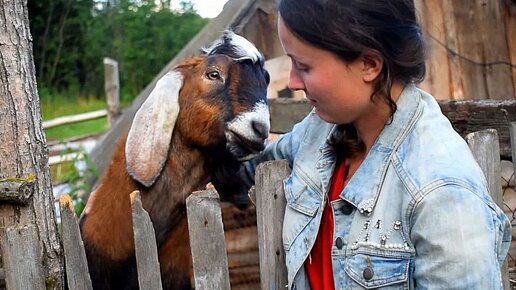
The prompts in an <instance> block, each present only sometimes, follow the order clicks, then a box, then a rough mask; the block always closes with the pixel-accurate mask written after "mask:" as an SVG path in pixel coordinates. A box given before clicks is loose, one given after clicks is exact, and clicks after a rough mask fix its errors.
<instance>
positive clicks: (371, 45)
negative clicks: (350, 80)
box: [278, 0, 426, 156]
mask: <svg viewBox="0 0 516 290" xmlns="http://www.w3.org/2000/svg"><path fill="white" fill-rule="evenodd" d="M278 11H279V12H280V15H281V18H282V19H283V21H284V23H285V24H286V26H287V27H288V28H289V29H290V31H291V32H292V33H293V34H294V35H296V36H297V37H298V38H299V39H301V40H302V41H305V42H306V43H308V44H310V45H313V46H315V47H318V48H321V49H325V50H328V51H330V52H333V53H335V54H336V55H337V56H338V57H340V58H341V59H342V60H344V61H345V62H351V61H354V60H356V59H357V58H358V57H360V55H361V54H362V53H363V52H364V51H365V50H366V49H374V50H376V51H378V52H379V53H380V54H381V56H382V57H383V59H384V65H383V68H382V70H381V72H380V74H379V76H378V78H377V79H376V80H375V82H374V83H373V94H372V95H371V100H373V101H374V99H375V98H381V100H382V101H384V102H386V103H387V104H388V105H389V106H390V108H391V114H394V113H395V112H396V103H395V102H394V101H393V100H392V97H391V94H390V92H391V87H392V84H393V82H394V81H401V82H403V83H406V84H407V83H410V82H415V83H418V82H421V81H422V80H423V78H424V76H425V51H426V49H425V47H426V45H425V42H424V39H423V36H422V33H421V28H420V26H419V24H418V22H417V19H416V13H415V7H414V1H413V0H345V1H344V0H280V1H279V5H278ZM342 142H344V144H343V143H342ZM349 142H351V143H349ZM332 143H333V144H334V145H337V144H339V146H338V147H339V149H340V150H339V151H341V150H345V155H346V156H352V155H354V154H355V153H358V152H356V150H358V151H362V150H364V149H365V146H363V144H362V145H361V144H360V143H361V141H360V140H359V137H358V134H357V133H356V129H355V128H354V126H352V125H351V124H348V125H339V127H338V130H336V131H335V134H334V136H333V137H332ZM346 143H349V144H347V145H346ZM343 145H344V146H343Z"/></svg>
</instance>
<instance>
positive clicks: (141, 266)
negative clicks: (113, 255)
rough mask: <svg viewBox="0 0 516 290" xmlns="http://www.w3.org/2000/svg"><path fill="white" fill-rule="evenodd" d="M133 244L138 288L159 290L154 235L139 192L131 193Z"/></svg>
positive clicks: (159, 283)
mask: <svg viewBox="0 0 516 290" xmlns="http://www.w3.org/2000/svg"><path fill="white" fill-rule="evenodd" d="M131 208H132V215H133V231H134V246H135V252H136V265H137V268H138V285H139V286H140V289H149V290H160V289H163V287H162V285H161V274H160V268H159V261H158V248H157V246H156V235H155V233H154V227H153V226H152V222H151V219H150V217H149V214H148V213H147V211H146V210H145V209H144V208H143V206H142V201H141V199H140V192H139V191H133V192H132V193H131Z"/></svg>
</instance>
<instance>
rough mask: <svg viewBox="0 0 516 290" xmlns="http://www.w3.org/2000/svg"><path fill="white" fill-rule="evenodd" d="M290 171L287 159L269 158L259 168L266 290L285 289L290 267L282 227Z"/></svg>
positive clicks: (262, 278)
mask: <svg viewBox="0 0 516 290" xmlns="http://www.w3.org/2000/svg"><path fill="white" fill-rule="evenodd" d="M289 174H290V167H289V165H288V163H287V162H286V161H285V160H280V161H269V162H264V163H262V164H260V165H259V166H258V167H257V169H256V177H255V182H256V218H257V225H258V247H259V253H260V282H261V289H262V290H266V289H268V290H272V289H285V285H287V269H286V264H285V252H284V250H283V242H282V230H283V218H284V215H285V206H286V201H285V193H284V191H283V182H282V181H283V179H285V178H286V177H287V176H288V175H289Z"/></svg>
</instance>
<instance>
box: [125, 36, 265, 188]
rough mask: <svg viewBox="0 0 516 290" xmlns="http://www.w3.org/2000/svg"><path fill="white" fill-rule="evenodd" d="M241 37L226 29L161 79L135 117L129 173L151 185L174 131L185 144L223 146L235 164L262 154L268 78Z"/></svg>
mask: <svg viewBox="0 0 516 290" xmlns="http://www.w3.org/2000/svg"><path fill="white" fill-rule="evenodd" d="M263 63H264V59H263V56H262V55H261V54H260V53H259V52H258V50H257V49H256V47H255V46H254V45H253V44H251V43H250V42H249V41H248V40H246V39H245V38H243V37H241V36H238V35H236V34H234V33H233V32H231V31H225V32H224V34H223V35H222V37H221V38H220V39H219V40H217V41H216V42H215V43H214V44H213V45H212V46H210V47H208V48H206V49H204V50H203V55H202V56H198V57H193V58H189V59H187V60H185V61H184V62H183V63H181V64H179V65H178V66H177V67H176V68H174V69H173V70H172V71H170V72H168V73H167V74H166V75H164V76H163V77H162V78H161V79H160V80H159V81H158V82H157V83H156V86H155V88H154V90H153V91H152V92H151V93H150V95H149V97H148V98H147V100H146V101H145V102H144V103H143V105H142V106H141V108H140V109H139V110H138V112H137V113H136V116H135V118H134V121H133V124H132V126H131V129H130V131H129V135H128V138H127V143H126V162H127V170H128V172H129V174H130V175H131V177H133V178H134V179H135V180H137V181H138V182H140V183H141V184H143V185H145V186H147V187H149V186H151V185H152V184H153V183H154V182H155V180H156V179H157V177H158V176H159V174H160V172H161V170H162V168H163V165H164V164H165V162H166V159H167V157H168V151H169V147H170V141H171V137H172V133H173V131H174V128H176V129H175V130H177V131H178V133H179V134H180V135H181V137H182V138H183V139H184V140H185V142H187V143H188V144H189V145H193V146H196V147H217V146H222V148H224V146H225V148H226V150H228V151H229V152H230V153H231V154H230V155H231V156H232V157H233V158H234V159H235V160H238V161H244V160H248V159H250V158H252V157H253V156H254V155H256V154H257V153H258V152H259V151H261V150H263V148H264V146H265V140H266V139H267V137H268V134H269V129H270V124H269V113H268V107H267V103H266V97H267V85H268V82H269V75H268V73H267V71H265V69H264V68H263Z"/></svg>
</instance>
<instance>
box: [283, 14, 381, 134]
mask: <svg viewBox="0 0 516 290" xmlns="http://www.w3.org/2000/svg"><path fill="white" fill-rule="evenodd" d="M278 32H279V37H280V40H281V43H282V45H283V49H284V50H285V52H286V54H287V55H288V56H290V58H291V60H292V69H291V71H290V80H289V85H288V86H289V88H290V89H292V90H303V91H304V92H305V93H306V96H307V98H308V99H309V100H310V104H311V105H312V106H314V107H315V109H316V111H317V114H318V115H319V117H321V119H323V120H325V121H326V122H329V123H335V124H344V123H351V122H355V121H357V120H358V119H359V118H361V117H362V116H363V115H365V114H367V113H368V112H369V113H370V112H371V110H373V104H372V102H371V99H370V96H371V94H372V92H373V88H372V83H371V82H367V81H365V80H364V61H363V60H362V57H359V58H358V59H357V60H355V61H353V62H349V63H348V62H344V61H343V60H342V59H340V58H339V57H337V55H335V54H334V53H332V52H330V51H327V50H323V49H320V48H317V47H314V46H312V45H309V44H307V43H306V42H304V41H301V40H300V39H299V38H297V37H296V36H295V35H294V34H293V33H292V32H291V31H290V30H289V28H288V27H287V26H286V25H285V23H284V22H283V19H281V17H280V18H279V22H278Z"/></svg>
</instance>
